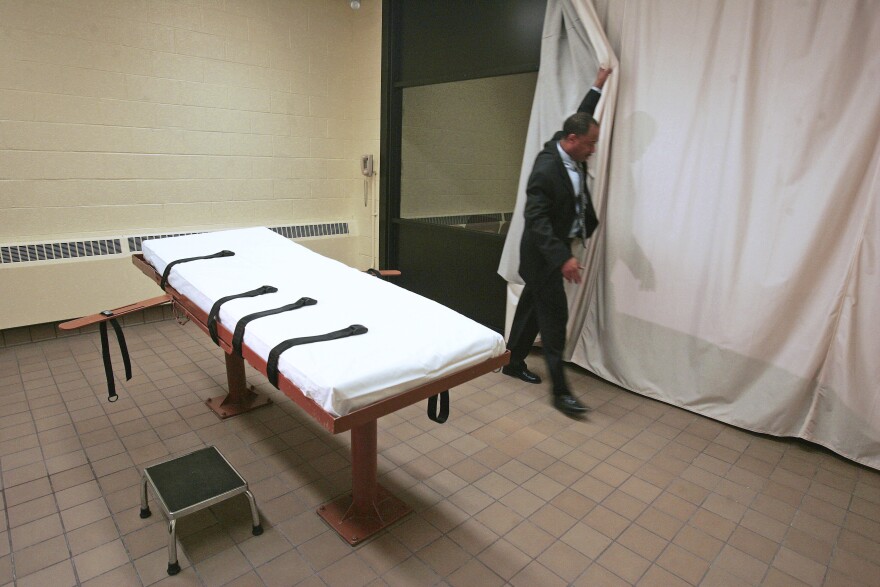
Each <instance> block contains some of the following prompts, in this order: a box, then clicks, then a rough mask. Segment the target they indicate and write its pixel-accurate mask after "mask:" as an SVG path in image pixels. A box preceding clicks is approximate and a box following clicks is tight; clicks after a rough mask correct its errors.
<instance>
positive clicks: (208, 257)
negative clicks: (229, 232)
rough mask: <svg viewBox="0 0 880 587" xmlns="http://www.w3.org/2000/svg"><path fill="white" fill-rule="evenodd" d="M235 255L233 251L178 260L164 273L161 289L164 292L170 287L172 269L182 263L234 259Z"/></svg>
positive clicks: (160, 283) (166, 267) (171, 263)
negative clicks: (167, 286)
mask: <svg viewBox="0 0 880 587" xmlns="http://www.w3.org/2000/svg"><path fill="white" fill-rule="evenodd" d="M233 256H235V253H233V252H232V251H226V250H223V251H220V252H218V253H214V254H213V255H204V256H202V257H189V258H187V259H178V260H177V261H171V262H170V263H168V265H166V266H165V271H163V272H162V280H161V281H160V282H159V287H161V288H162V290H163V291H164V290H165V286H166V285H168V276H169V275H171V268H172V267H174V266H175V265H179V264H180V263H189V262H190V261H201V260H202V259H219V258H221V257H233Z"/></svg>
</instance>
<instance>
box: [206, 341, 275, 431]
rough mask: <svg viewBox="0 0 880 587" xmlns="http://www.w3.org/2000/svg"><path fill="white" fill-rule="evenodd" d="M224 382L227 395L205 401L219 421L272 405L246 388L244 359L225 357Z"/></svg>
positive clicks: (231, 356)
mask: <svg viewBox="0 0 880 587" xmlns="http://www.w3.org/2000/svg"><path fill="white" fill-rule="evenodd" d="M226 381H227V383H228V388H227V389H229V393H227V394H226V395H220V396H217V397H212V398H211V399H209V400H207V401H205V404H207V406H208V407H209V408H211V409H212V410H213V411H214V413H215V414H217V416H219V417H220V418H221V419H226V418H231V417H232V416H237V415H239V414H244V413H245V412H250V411H251V410H254V409H256V408H259V407H260V406H265V405H266V404H270V403H272V400H271V399H269V398H268V397H266V396H261V395H258V394H256V393H254V390H253V387H249V386H248V384H247V379H246V378H245V376H244V359H242V358H241V357H239V356H237V355H232V354H227V355H226Z"/></svg>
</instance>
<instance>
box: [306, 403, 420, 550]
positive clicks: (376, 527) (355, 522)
mask: <svg viewBox="0 0 880 587" xmlns="http://www.w3.org/2000/svg"><path fill="white" fill-rule="evenodd" d="M377 462H378V461H377V455H376V420H372V421H371V422H368V423H366V424H363V425H361V426H357V427H355V428H352V429H351V495H345V496H343V497H340V498H338V499H335V500H333V501H331V502H330V503H328V504H325V505H322V506H321V507H320V508H318V515H319V516H321V517H322V518H324V520H325V521H326V522H327V523H328V524H330V526H331V527H332V528H333V529H334V530H336V531H337V532H338V533H339V535H340V536H342V538H343V539H344V540H345V541H346V542H348V543H349V544H351V545H352V546H354V545H356V544H360V543H361V542H363V541H364V540H366V539H367V538H369V537H370V536H372V535H373V534H375V533H376V532H378V531H380V530H382V529H383V528H385V527H387V526H390V525H391V524H393V523H394V522H396V521H397V520H399V519H400V518H402V517H403V516H405V515H406V514H408V513H409V512H410V511H411V510H410V508H409V506H407V505H406V504H405V503H404V502H402V501H401V500H399V499H397V498H396V497H394V496H393V495H391V494H390V493H389V492H388V490H387V489H385V488H384V487H382V486H381V485H379V484H378V483H377V482H376V470H377Z"/></svg>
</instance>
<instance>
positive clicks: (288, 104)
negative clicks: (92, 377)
mask: <svg viewBox="0 0 880 587" xmlns="http://www.w3.org/2000/svg"><path fill="white" fill-rule="evenodd" d="M361 5H362V6H361V9H360V10H358V11H354V10H352V9H351V8H350V7H349V3H348V2H347V1H344V0H112V1H111V0H76V1H70V0H2V1H0V245H2V244H27V243H40V242H51V241H57V240H62V239H71V240H76V239H87V238H102V237H115V236H127V235H137V234H155V233H160V234H165V233H173V232H188V231H194V230H215V229H222V228H232V227H240V226H257V225H266V226H279V225H290V224H304V223H312V222H347V223H349V227H350V234H349V235H348V236H345V237H333V238H332V239H331V240H333V241H334V242H332V243H331V242H324V241H323V240H321V241H319V240H315V241H312V242H311V243H309V242H308V241H306V242H304V244H307V245H310V246H313V247H315V248H320V249H321V251H322V252H325V253H329V254H330V255H332V256H334V257H336V258H338V259H339V260H341V261H343V262H346V263H349V264H351V265H354V266H357V267H359V268H366V267H369V266H371V265H372V264H373V259H374V258H375V252H374V251H375V250H376V244H375V242H376V241H375V238H374V235H375V232H376V227H375V216H374V215H373V214H372V210H373V202H370V201H368V202H367V205H364V191H365V187H366V188H367V191H368V197H369V198H370V199H372V197H373V195H374V194H375V192H376V188H377V187H378V179H377V178H375V177H374V178H373V179H372V180H370V181H369V182H368V185H367V186H365V185H364V180H363V177H362V176H361V175H360V170H359V157H360V155H361V154H362V153H373V154H374V155H375V156H376V157H378V153H379V116H380V95H379V88H380V54H381V3H380V2H379V0H364V1H363V2H362V3H361ZM377 164H378V162H377ZM377 166H378V165H377ZM40 263H43V262H37V263H30V264H19V265H18V266H12V265H10V264H6V263H4V264H0V297H2V299H9V298H10V297H19V298H21V297H23V298H25V299H24V300H21V299H19V300H18V301H17V302H16V303H15V304H0V328H8V327H13V326H20V325H22V324H32V323H35V322H47V321H51V320H59V319H66V318H69V317H73V316H78V315H80V314H83V313H91V312H93V311H96V310H100V309H102V308H103V307H107V306H108V305H110V306H112V305H124V304H126V303H130V302H131V301H134V300H136V299H139V298H138V296H141V297H143V295H142V294H143V293H144V291H143V290H144V289H147V290H148V295H155V294H156V293H158V291H157V290H156V289H155V288H154V286H151V284H149V282H148V281H147V280H146V279H145V278H143V281H144V285H143V286H140V285H135V284H137V283H138V279H137V277H138V275H139V272H137V270H136V269H134V268H133V267H131V266H130V263H128V261H127V260H126V261H125V262H119V259H112V260H111V259H108V260H92V261H89V262H80V261H73V262H71V265H69V266H67V267H66V268H63V269H62V268H61V267H62V266H63V265H64V264H63V263H61V262H47V263H46V264H44V265H40ZM25 265H29V266H25ZM37 265H40V266H39V267H37ZM123 273H125V274H126V275H123ZM128 273H134V274H135V276H136V278H135V279H131V276H130V275H128ZM107 283H112V284H115V285H116V287H115V289H114V290H113V291H110V292H107V291H106V290H105V289H103V288H105V287H106V284H107ZM28 291H39V292H40V294H39V295H31V296H29V295H27V292H28ZM96 301H100V302H101V304H99V305H98V306H97V307H96V306H95V302H96ZM12 308H14V311H13V309H12Z"/></svg>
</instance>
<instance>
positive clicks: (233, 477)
mask: <svg viewBox="0 0 880 587" xmlns="http://www.w3.org/2000/svg"><path fill="white" fill-rule="evenodd" d="M147 485H149V486H150V487H152V488H153V495H154V496H155V497H156V499H157V500H158V502H159V507H160V508H162V511H163V512H165V516H166V517H167V518H168V574H169V575H176V574H177V573H179V572H180V565H179V564H178V563H177V536H176V534H175V532H176V529H177V528H176V526H177V519H178V518H181V517H183V516H185V515H187V514H192V513H194V512H197V511H199V510H202V509H205V508H206V507H210V506H212V505H214V504H215V503H220V502H221V501H224V500H227V499H229V498H230V497H233V496H235V495H238V494H239V493H244V494H245V495H247V498H248V502H250V504H251V518H252V519H253V523H254V527H253V533H254V536H259V535H260V534H262V533H263V527H262V526H261V525H260V515H259V514H258V513H257V503H256V502H255V501H254V496H253V494H252V493H251V492H250V490H249V489H248V484H247V481H245V480H244V479H243V478H242V476H241V475H239V474H238V471H236V470H235V469H234V468H233V467H232V465H230V464H229V461H227V460H226V458H225V457H224V456H223V455H222V454H220V451H218V450H217V449H216V448H214V447H213V446H209V447H208V448H203V449H201V450H197V451H195V452H191V453H189V454H186V455H183V456H181V457H177V458H174V459H171V460H169V461H165V462H164V463H159V464H158V465H153V466H152V467H146V468H145V469H144V476H143V486H142V490H141V517H142V518H149V517H150V515H152V512H151V511H150V506H149V505H148V504H147Z"/></svg>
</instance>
